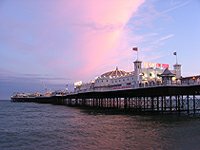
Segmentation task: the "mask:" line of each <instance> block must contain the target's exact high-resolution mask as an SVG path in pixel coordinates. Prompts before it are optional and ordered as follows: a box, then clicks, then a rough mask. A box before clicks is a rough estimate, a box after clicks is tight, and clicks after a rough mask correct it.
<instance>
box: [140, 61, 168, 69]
mask: <svg viewBox="0 0 200 150" xmlns="http://www.w3.org/2000/svg"><path fill="white" fill-rule="evenodd" d="M143 67H144V68H154V69H155V68H159V69H166V68H169V64H161V63H153V62H143Z"/></svg>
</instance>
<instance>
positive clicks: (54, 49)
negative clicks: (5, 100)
mask: <svg viewBox="0 0 200 150" xmlns="http://www.w3.org/2000/svg"><path fill="white" fill-rule="evenodd" d="M143 2H144V0H109V1H108V0H84V1H83V0H60V1H56V2H54V1H48V2H46V1H40V2H35V1H29V2H26V1H23V0H22V1H20V2H15V1H13V2H12V5H11V4H10V3H9V2H7V7H8V8H6V7H5V10H7V9H10V10H13V18H11V19H9V18H8V17H6V15H5V18H6V21H4V22H3V24H4V25H5V26H4V28H5V30H8V31H10V30H11V29H12V31H13V32H7V34H6V39H5V37H3V39H2V40H4V43H6V44H7V45H9V47H12V48H10V49H14V50H16V52H15V53H17V54H19V55H21V54H24V55H23V56H22V57H24V59H21V61H22V63H23V64H24V65H25V66H22V68H26V65H27V66H31V65H35V66H34V67H32V68H34V69H32V72H40V73H43V74H45V73H47V74H56V75H60V76H67V77H69V78H73V79H74V80H77V79H86V80H87V79H88V76H90V77H91V76H94V75H96V74H99V73H103V71H105V69H106V70H109V69H110V68H114V67H115V66H116V65H118V63H119V57H120V56H123V58H125V57H126V56H128V55H129V54H130V53H131V51H129V50H128V52H127V51H125V49H131V47H130V45H129V41H126V40H127V39H130V38H131V37H132V35H129V31H128V30H127V29H126V25H127V23H128V21H129V19H130V18H131V17H132V16H133V15H134V14H135V12H136V11H137V9H138V8H139V6H140V5H141V4H142V3H143ZM14 6H15V7H14ZM20 8H24V9H20ZM15 12H17V13H19V14H17V15H15ZM1 15H2V14H1ZM1 15H0V17H1ZM21 15H22V17H21V18H20V17H19V18H20V19H21V20H20V19H19V18H18V17H17V16H21ZM133 38H134V37H133ZM0 39H1V37H0ZM135 39H137V37H135ZM131 40H133V41H134V39H131ZM13 55H14V53H13ZM26 55H28V56H29V58H30V59H29V61H26V59H27V58H25V56H26ZM17 59H18V58H17ZM37 69H38V70H37Z"/></svg>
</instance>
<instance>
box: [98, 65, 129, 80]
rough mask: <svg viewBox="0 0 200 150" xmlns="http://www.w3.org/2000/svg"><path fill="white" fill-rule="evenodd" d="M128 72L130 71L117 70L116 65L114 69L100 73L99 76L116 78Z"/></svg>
mask: <svg viewBox="0 0 200 150" xmlns="http://www.w3.org/2000/svg"><path fill="white" fill-rule="evenodd" d="M130 74H131V73H130V72H126V71H124V70H119V69H118V67H116V69H115V70H113V71H109V72H106V73H104V74H102V75H101V78H117V77H122V76H127V75H130Z"/></svg>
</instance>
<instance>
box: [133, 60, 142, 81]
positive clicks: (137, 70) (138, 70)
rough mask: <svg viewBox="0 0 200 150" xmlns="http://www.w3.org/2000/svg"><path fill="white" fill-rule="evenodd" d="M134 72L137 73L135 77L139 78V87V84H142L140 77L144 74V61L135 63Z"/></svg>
mask: <svg viewBox="0 0 200 150" xmlns="http://www.w3.org/2000/svg"><path fill="white" fill-rule="evenodd" d="M134 71H135V76H136V78H137V83H138V85H139V83H140V82H141V78H140V75H141V73H142V61H139V60H136V61H135V62H134Z"/></svg>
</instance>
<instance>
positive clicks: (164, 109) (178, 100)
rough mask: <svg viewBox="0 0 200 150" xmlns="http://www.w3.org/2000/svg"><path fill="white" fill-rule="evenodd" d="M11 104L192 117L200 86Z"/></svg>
mask: <svg viewBox="0 0 200 150" xmlns="http://www.w3.org/2000/svg"><path fill="white" fill-rule="evenodd" d="M12 101H13V102H37V103H50V104H57V105H66V106H75V107H89V108H98V109H108V110H109V109H112V110H113V109H114V110H122V111H125V112H126V111H127V112H137V113H140V112H141V113H142V112H147V113H148V112H151V113H152V112H153V113H154V112H155V113H186V114H196V113H199V112H200V85H185V86H183V85H180V86H178V85H168V86H154V87H140V88H134V89H124V90H114V91H90V92H82V93H71V94H67V95H64V96H51V97H35V98H12Z"/></svg>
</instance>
